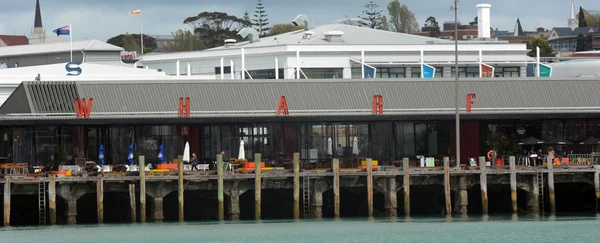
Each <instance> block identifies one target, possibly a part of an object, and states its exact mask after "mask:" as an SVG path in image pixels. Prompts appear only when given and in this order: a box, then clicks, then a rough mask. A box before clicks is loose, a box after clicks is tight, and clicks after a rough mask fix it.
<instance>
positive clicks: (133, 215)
mask: <svg viewBox="0 0 600 243" xmlns="http://www.w3.org/2000/svg"><path fill="white" fill-rule="evenodd" d="M129 208H130V211H131V222H132V223H135V221H136V220H137V215H136V213H137V212H136V209H135V184H129Z"/></svg>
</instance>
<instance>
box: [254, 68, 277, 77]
mask: <svg viewBox="0 0 600 243" xmlns="http://www.w3.org/2000/svg"><path fill="white" fill-rule="evenodd" d="M248 74H249V75H250V77H252V79H275V69H262V70H248ZM284 77H285V76H284V74H283V68H280V69H279V78H280V79H283V78H284ZM248 78H249V77H248Z"/></svg>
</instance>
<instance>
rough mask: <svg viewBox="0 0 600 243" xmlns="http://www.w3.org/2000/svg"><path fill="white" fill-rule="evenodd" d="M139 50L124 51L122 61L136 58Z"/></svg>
mask: <svg viewBox="0 0 600 243" xmlns="http://www.w3.org/2000/svg"><path fill="white" fill-rule="evenodd" d="M136 59H137V52H136V51H122V52H121V61H123V60H136Z"/></svg>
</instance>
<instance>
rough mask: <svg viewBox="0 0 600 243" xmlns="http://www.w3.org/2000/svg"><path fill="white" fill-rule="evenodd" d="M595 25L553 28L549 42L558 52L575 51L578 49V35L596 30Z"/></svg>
mask: <svg viewBox="0 0 600 243" xmlns="http://www.w3.org/2000/svg"><path fill="white" fill-rule="evenodd" d="M596 31H597V29H595V28H593V27H578V28H575V29H571V28H569V27H564V28H553V29H552V31H551V32H550V36H548V44H550V46H551V47H552V49H554V51H556V52H557V53H573V52H575V51H576V49H577V35H579V33H582V34H583V35H585V36H587V35H588V34H590V33H594V32H596Z"/></svg>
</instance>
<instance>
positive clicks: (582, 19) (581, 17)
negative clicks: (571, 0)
mask: <svg viewBox="0 0 600 243" xmlns="http://www.w3.org/2000/svg"><path fill="white" fill-rule="evenodd" d="M579 27H587V22H585V15H584V14H583V8H582V7H579Z"/></svg>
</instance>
